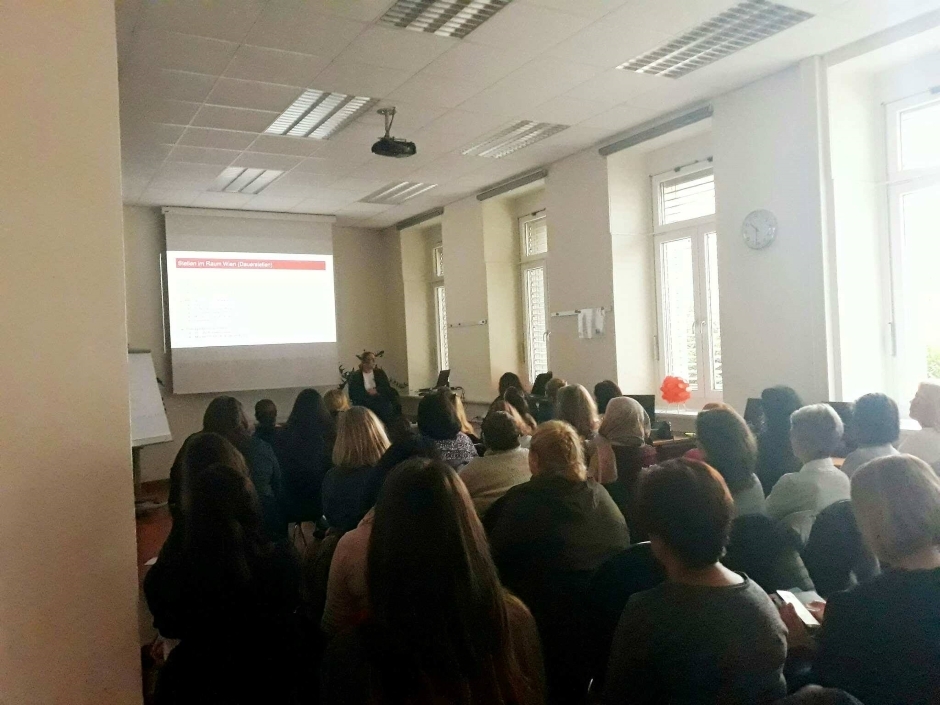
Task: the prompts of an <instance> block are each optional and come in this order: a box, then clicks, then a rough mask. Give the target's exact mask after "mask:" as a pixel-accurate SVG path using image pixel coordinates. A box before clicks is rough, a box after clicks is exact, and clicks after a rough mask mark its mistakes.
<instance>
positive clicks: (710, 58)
mask: <svg viewBox="0 0 940 705" xmlns="http://www.w3.org/2000/svg"><path fill="white" fill-rule="evenodd" d="M811 17H813V15H812V14H811V13H809V12H804V11H803V10H796V9H794V8H792V7H787V6H786V5H777V4H775V3H772V2H768V0H746V2H742V3H739V4H737V5H735V6H734V7H732V8H730V9H728V10H725V11H724V12H722V13H721V14H720V15H716V16H715V17H712V18H711V19H710V20H708V21H707V22H703V23H702V24H700V25H698V26H697V27H694V28H692V29H691V30H689V31H688V32H686V33H685V34H683V35H682V36H680V37H678V38H676V39H674V40H672V41H670V42H667V43H665V44H663V45H661V46H660V47H658V48H656V49H653V50H652V51H648V52H646V53H645V54H640V56H637V57H636V58H634V59H631V60H630V61H628V62H626V63H625V64H621V65H620V66H618V67H617V68H619V69H624V70H626V71H633V72H635V73H645V74H651V75H654V76H664V77H665V78H681V77H682V76H685V75H686V74H689V73H692V72H693V71H695V70H697V69H700V68H702V67H704V66H708V65H709V64H712V63H714V62H716V61H718V60H719V59H723V58H724V57H726V56H728V55H729V54H734V53H735V52H738V51H741V50H742V49H746V48H747V47H749V46H751V45H753V44H756V43H757V42H759V41H761V40H764V39H767V37H772V36H773V35H775V34H777V33H779V32H782V31H783V30H785V29H789V28H790V27H793V26H794V25H797V24H799V23H801V22H805V21H806V20H808V19H810V18H811Z"/></svg>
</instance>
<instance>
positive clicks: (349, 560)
mask: <svg viewBox="0 0 940 705" xmlns="http://www.w3.org/2000/svg"><path fill="white" fill-rule="evenodd" d="M411 458H426V459H428V460H437V461H439V460H440V455H439V454H438V452H437V448H435V446H434V445H433V444H432V443H430V442H429V441H428V440H427V439H426V438H422V437H420V436H412V437H410V438H408V439H405V440H403V441H400V442H398V443H394V444H392V445H391V446H389V448H388V450H387V451H385V454H384V455H383V456H382V457H381V458H380V459H379V462H378V463H377V464H376V466H375V470H374V472H373V473H372V480H371V481H370V484H369V487H368V489H367V490H366V492H365V494H364V497H363V508H364V510H366V512H367V513H366V515H365V516H364V517H363V518H362V521H360V522H359V526H357V527H356V528H355V529H353V530H352V531H347V532H346V533H345V534H343V536H342V538H340V539H339V542H338V543H337V544H336V548H335V550H334V552H333V557H332V561H331V562H330V566H329V568H330V569H329V574H328V581H327V585H326V586H325V603H324V606H323V616H322V619H321V622H320V625H321V627H322V629H323V631H324V632H326V634H328V635H332V634H337V633H339V632H340V631H342V630H343V629H345V628H347V627H352V626H355V625H356V624H358V623H359V622H361V621H362V620H363V619H364V618H365V616H366V613H367V609H368V594H367V589H366V555H367V553H368V550H369V537H370V536H371V535H372V521H373V518H374V516H375V512H374V510H373V508H374V507H375V503H376V501H377V499H378V496H379V493H380V492H381V490H382V487H383V485H384V484H385V479H386V478H387V477H388V474H389V473H390V472H391V471H392V470H394V469H395V468H396V467H398V466H399V465H401V464H402V463H403V462H405V461H406V460H410V459H411ZM320 590H324V588H323V587H320Z"/></svg>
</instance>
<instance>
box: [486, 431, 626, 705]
mask: <svg viewBox="0 0 940 705" xmlns="http://www.w3.org/2000/svg"><path fill="white" fill-rule="evenodd" d="M529 469H530V470H531V472H532V479H531V480H529V481H528V482H526V483H523V484H521V485H516V486H515V487H513V488H512V489H511V490H509V492H507V493H506V494H505V495H504V496H503V498H502V499H501V500H499V502H497V503H496V504H494V505H493V506H492V507H490V509H489V511H488V513H487V524H488V525H489V526H490V527H491V528H490V546H491V547H492V551H493V558H494V559H495V561H496V565H497V566H498V567H499V572H500V576H501V577H502V578H503V583H504V584H505V585H506V587H507V588H509V589H510V590H512V591H513V593H514V594H516V595H518V596H519V597H520V598H521V599H522V600H523V602H525V604H526V605H528V607H529V609H531V610H532V614H533V615H534V616H535V619H536V622H537V623H538V626H539V634H540V635H541V638H542V646H543V649H544V653H545V663H546V672H547V674H548V684H549V693H550V700H549V702H551V703H559V704H561V703H569V702H576V701H577V700H576V699H577V698H578V697H579V696H580V697H583V695H584V693H586V692H587V685H588V681H589V679H590V669H589V664H588V663H587V654H588V653H589V651H588V649H587V648H586V642H587V634H586V632H587V629H588V623H587V612H588V603H587V599H586V594H587V591H588V589H589V586H590V581H591V578H592V577H593V575H594V572H595V571H596V570H597V569H598V567H600V566H601V565H602V564H603V563H604V562H605V561H606V560H607V559H609V558H611V557H612V556H614V555H616V554H617V553H619V552H620V551H622V550H623V549H625V548H626V547H627V546H629V545H630V534H629V531H628V530H627V525H626V522H625V521H624V518H623V514H621V513H620V510H619V509H618V508H617V505H616V504H614V501H613V500H612V499H611V497H610V495H609V494H608V493H607V491H606V490H605V489H604V488H603V487H602V486H601V485H599V484H597V483H596V482H594V481H593V480H588V479H587V469H586V468H585V467H584V458H583V450H582V443H581V439H580V438H579V437H578V434H577V433H575V431H574V429H573V428H571V426H569V425H568V424H566V423H563V422H561V421H549V422H547V423H544V424H542V425H541V426H539V427H538V429H537V430H536V432H535V435H534V436H533V437H532V445H531V447H530V449H529ZM491 515H494V518H493V519H492V520H491Z"/></svg>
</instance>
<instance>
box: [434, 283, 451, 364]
mask: <svg viewBox="0 0 940 705" xmlns="http://www.w3.org/2000/svg"><path fill="white" fill-rule="evenodd" d="M434 318H435V319H436V320H437V366H438V368H439V369H441V370H449V369H450V355H449V354H448V351H447V298H446V296H445V294H444V285H443V284H439V285H437V286H435V287H434Z"/></svg>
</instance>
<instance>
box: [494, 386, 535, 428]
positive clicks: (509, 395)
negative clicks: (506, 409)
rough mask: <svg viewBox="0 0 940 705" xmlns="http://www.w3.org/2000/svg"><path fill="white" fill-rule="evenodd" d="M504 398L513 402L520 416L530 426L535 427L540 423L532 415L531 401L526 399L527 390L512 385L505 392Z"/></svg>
mask: <svg viewBox="0 0 940 705" xmlns="http://www.w3.org/2000/svg"><path fill="white" fill-rule="evenodd" d="M503 399H505V400H506V401H507V402H509V403H510V404H512V406H513V408H514V409H515V410H516V411H518V412H519V416H520V417H522V420H523V421H525V422H526V424H528V426H529V427H530V428H533V429H534V428H535V427H536V426H537V425H538V424H537V423H536V421H535V418H534V417H533V416H532V411H531V409H530V408H529V402H528V400H527V399H526V396H525V392H523V391H522V390H521V389H517V388H516V387H510V388H509V389H507V390H506V393H505V394H503Z"/></svg>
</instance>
